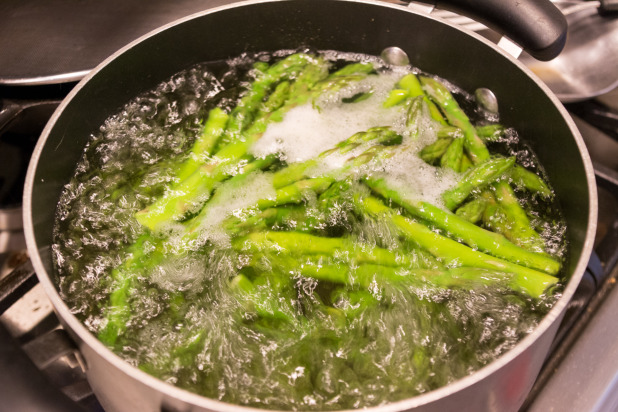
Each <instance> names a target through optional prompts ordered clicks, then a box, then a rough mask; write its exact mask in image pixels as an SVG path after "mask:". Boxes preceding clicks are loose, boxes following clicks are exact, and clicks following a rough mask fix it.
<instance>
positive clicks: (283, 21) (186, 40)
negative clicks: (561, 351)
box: [24, 0, 597, 412]
mask: <svg viewBox="0 0 618 412" xmlns="http://www.w3.org/2000/svg"><path fill="white" fill-rule="evenodd" d="M438 6H442V5H441V4H438ZM444 7H446V8H450V9H452V10H455V11H459V12H463V13H470V12H472V13H473V14H474V15H475V16H476V17H477V18H479V19H480V20H481V21H483V22H484V23H487V24H490V25H492V26H496V24H495V23H497V25H498V26H502V27H503V28H504V30H505V31H506V33H507V36H508V38H509V39H510V40H513V41H515V42H518V43H520V44H521V45H522V46H523V47H524V48H525V49H526V50H527V51H528V53H530V54H532V55H534V56H536V57H537V58H541V59H551V58H552V57H554V56H555V55H557V54H558V53H559V52H560V50H561V48H562V46H563V45H564V36H565V33H566V24H565V22H564V18H563V16H562V15H561V14H560V13H559V11H558V10H557V9H556V8H555V7H554V6H553V5H552V4H551V2H549V1H540V0H530V1H523V0H517V1H515V0H494V1H490V0H486V1H474V2H472V1H462V0H455V1H449V2H447V1H445V2H444ZM469 9H471V10H472V11H471V10H469ZM391 46H396V47H399V48H401V49H402V50H403V51H405V52H406V53H407V55H408V56H409V58H410V61H411V63H412V64H413V65H414V66H415V67H418V68H419V69H421V70H423V71H425V72H428V73H433V74H436V75H438V76H441V77H443V78H446V79H449V80H450V81H452V82H453V83H455V84H457V85H459V86H460V87H462V88H463V89H465V90H470V91H473V90H475V89H477V88H480V87H484V88H487V89H489V90H491V91H492V92H493V93H494V95H495V96H496V97H497V99H498V101H499V104H500V116H501V117H500V120H501V122H503V123H504V124H508V125H510V126H513V127H515V128H516V129H517V130H518V131H519V132H520V134H521V135H522V136H524V138H525V140H526V141H527V142H528V143H529V145H530V147H531V149H532V150H533V151H534V152H535V153H536V154H537V156H538V158H539V159H540V161H541V163H542V164H543V165H544V168H545V171H546V173H547V176H548V178H549V180H550V181H551V183H552V185H553V187H554V189H555V191H556V194H557V196H558V198H559V199H560V207H561V209H562V212H563V214H564V217H565V219H566V221H567V224H568V233H567V241H568V261H567V262H566V273H567V277H568V283H567V284H566V286H565V288H564V291H563V293H562V297H561V298H560V299H559V300H558V302H557V303H556V304H555V306H554V307H553V309H552V310H551V311H550V312H549V313H548V315H547V316H546V317H545V318H544V319H543V320H542V321H541V322H540V324H539V326H538V327H537V328H536V329H535V330H534V331H533V332H532V333H530V334H529V335H528V336H527V337H525V338H524V339H523V340H522V341H521V342H520V343H519V344H517V345H516V346H515V347H514V348H513V349H512V350H510V351H509V352H507V353H506V354H504V355H503V356H501V357H500V358H499V359H497V360H496V361H494V362H492V363H490V364H489V365H487V366H486V367H484V368H482V369H481V370H478V371H477V372H475V373H473V374H471V375H469V376H467V377H465V378H463V379H460V380H458V381H456V382H454V383H452V384H450V385H447V386H445V387H442V388H440V389H437V390H435V391H432V392H429V393H426V394H423V395H420V396H417V397H414V398H411V399H406V400H403V401H397V402H393V403H390V404H386V405H384V406H380V407H376V408H374V409H375V410H376V411H400V410H421V411H448V410H458V411H461V410H468V411H496V410H497V411H515V410H517V409H518V408H519V407H520V406H521V405H522V403H523V402H524V400H525V398H526V395H527V394H528V392H529V391H530V389H531V387H532V385H533V382H534V380H535V378H536V376H537V374H538V372H539V370H540V368H541V366H542V364H543V361H544V359H545V357H546V355H547V352H548V350H549V347H550V344H551V342H552V339H553V337H554V335H555V332H556V330H557V328H558V326H559V323H560V320H561V318H562V316H563V314H564V311H565V309H566V307H567V304H568V302H569V300H570V299H571V297H572V295H573V293H574V291H575V288H576V287H577V284H578V282H579V280H580V278H581V276H582V275H583V272H584V270H585V268H586V264H587V262H588V259H589V256H590V253H591V249H592V244H593V240H594V239H593V237H594V233H595V226H596V213H597V198H596V186H595V181H594V173H593V169H592V166H591V161H590V158H589V156H588V153H587V151H586V148H585V146H584V143H583V141H582V139H581V136H580V135H579V133H578V131H577V129H576V127H575V125H574V123H573V122H572V120H571V119H570V117H569V115H568V114H567V112H566V110H565V109H564V107H563V106H562V105H561V103H560V102H559V101H558V99H557V98H556V97H555V96H554V95H553V94H552V92H551V91H550V90H549V89H548V88H547V87H546V86H545V85H544V84H543V83H542V82H541V81H540V80H539V79H538V78H537V77H535V75H534V74H533V73H532V72H530V71H529V70H528V69H527V68H526V67H525V66H524V65H522V64H521V63H519V62H518V61H517V60H516V59H514V58H513V57H511V56H510V55H509V54H508V53H507V52H505V51H504V50H502V49H501V48H499V47H497V46H496V45H495V44H493V43H491V42H489V41H488V40H486V39H484V38H482V37H481V36H479V35H477V34H475V33H473V32H470V31H466V30H464V29H461V28H458V27H456V26H454V25H452V24H449V23H447V22H445V21H442V20H440V19H438V18H434V17H431V15H429V16H428V15H426V14H422V13H419V12H416V11H414V9H413V8H411V7H407V6H406V5H401V4H389V3H384V2H379V1H369V0H367V1H364V0H361V1H347V0H283V1H259V2H256V1H252V2H242V3H236V4H233V5H230V6H225V7H220V8H216V9H210V10H206V11H204V12H202V13H198V14H195V15H191V16H189V17H187V18H185V19H182V20H180V21H176V22H174V23H172V24H169V25H167V26H165V27H162V28H161V29H159V30H156V31H154V32H152V33H150V34H148V35H146V36H145V37H142V38H140V39H139V40H137V41H135V42H133V43H131V44H129V45H128V46H126V47H125V48H123V49H122V50H120V51H118V52H117V53H115V54H114V55H113V56H111V57H110V58H109V59H107V60H106V61H105V62H103V63H102V64H101V65H100V66H98V67H97V68H96V69H95V70H93V71H92V72H91V73H90V74H89V75H88V76H87V77H86V78H84V79H83V80H82V81H81V82H80V83H79V84H78V85H77V86H76V87H75V88H74V89H73V90H72V92H71V93H70V95H69V96H68V97H67V98H66V99H65V100H64V101H63V102H62V104H61V105H60V106H59V107H58V109H57V111H56V112H55V113H54V115H53V116H52V118H51V120H50V122H49V124H48V125H47V126H46V128H45V130H44V132H43V134H42V136H41V138H40V141H39V143H38V145H37V147H36V149H35V151H34V154H33V157H32V160H31V164H30V168H29V171H28V176H27V182H26V186H25V193H24V225H25V231H26V238H27V244H28V250H29V253H30V255H31V259H32V262H33V265H34V267H35V269H36V272H37V275H38V277H39V279H40V282H41V283H42V285H43V287H44V289H45V291H46V293H47V294H48V295H49V298H50V300H51V301H52V303H53V305H54V307H55V310H56V312H57V314H58V317H59V319H60V321H61V323H62V324H63V326H64V327H65V328H66V329H67V331H68V332H69V334H70V335H71V337H72V338H73V339H74V341H75V342H76V344H77V347H78V348H79V351H80V353H81V356H82V357H83V359H84V360H85V368H86V374H87V376H88V380H89V383H90V385H91V386H92V388H93V390H94V392H95V394H96V395H97V398H98V399H99V401H100V402H101V404H102V405H103V407H104V408H105V410H106V411H108V412H113V411H156V410H167V411H170V410H175V411H189V410H191V411H242V410H248V408H244V407H239V406H235V405H230V404H226V403H223V402H219V401H217V400H213V399H208V398H205V397H202V396H198V395H196V394H193V393H190V392H187V391H185V390H182V389H179V388H177V387H174V386H173V385H172V384H169V383H166V382H163V381H160V380H158V379H156V378H154V377H152V376H150V375H148V374H146V373H144V372H142V371H140V370H139V369H138V368H136V367H134V366H131V365H130V364H128V363H127V362H125V361H124V360H122V359H121V358H120V357H118V356H117V355H115V354H114V353H113V352H112V351H110V350H109V349H108V348H107V347H105V346H104V345H103V344H102V343H101V342H99V341H98V340H97V338H96V337H95V336H94V335H92V334H91V333H90V332H89V331H88V329H87V328H86V327H85V326H84V325H83V324H82V323H81V322H80V321H79V320H78V319H77V318H76V317H75V316H74V315H73V314H72V313H71V311H70V310H69V308H68V307H67V305H66V304H65V303H64V302H63V301H62V299H61V298H60V296H59V293H58V289H57V285H56V273H55V270H54V264H53V260H52V254H51V246H52V244H53V238H54V233H53V228H54V218H55V213H56V212H55V207H54V205H56V204H57V202H58V199H59V197H60V194H61V192H62V190H63V187H64V186H65V185H66V184H67V182H68V181H69V180H70V178H71V176H72V174H73V173H74V170H75V167H76V164H77V163H78V160H79V158H80V157H81V156H82V153H83V151H84V147H85V145H86V143H87V141H88V139H89V137H90V136H91V135H92V134H93V133H95V132H96V131H97V130H98V129H99V127H100V126H101V124H102V123H103V122H104V120H105V119H106V118H107V117H109V116H110V115H111V114H113V113H116V112H117V111H118V110H119V109H120V108H121V107H122V106H123V105H124V104H125V103H126V102H128V101H129V100H130V99H132V98H134V97H135V96H137V95H139V94H140V93H141V92H144V91H146V90H149V89H152V88H153V87H154V86H155V85H157V84H158V83H160V82H161V81H163V80H164V79H166V78H169V77H170V76H171V75H173V74H174V73H177V72H179V71H181V70H182V69H185V68H187V67H190V66H192V65H194V64H197V63H200V62H207V61H219V60H225V59H228V58H231V57H234V56H238V55H240V54H241V53H243V52H258V51H275V50H280V49H294V48H299V47H310V48H312V49H317V50H340V51H346V52H360V53H366V54H371V55H379V54H380V52H381V51H382V50H383V49H384V48H386V47H391Z"/></svg>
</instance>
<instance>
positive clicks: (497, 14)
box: [421, 0, 568, 61]
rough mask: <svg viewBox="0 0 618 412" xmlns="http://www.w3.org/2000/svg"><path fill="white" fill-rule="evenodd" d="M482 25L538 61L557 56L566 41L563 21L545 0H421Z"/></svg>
mask: <svg viewBox="0 0 618 412" xmlns="http://www.w3.org/2000/svg"><path fill="white" fill-rule="evenodd" d="M421 3H427V4H433V5H435V6H436V7H438V8H440V9H444V10H449V11H453V12H455V13H458V14H462V15H464V16H467V17H470V18H472V19H474V20H476V21H478V22H480V23H483V24H485V25H486V26H487V27H489V28H491V29H492V30H495V31H497V32H498V33H500V34H503V35H505V36H506V37H508V38H509V39H511V40H512V41H514V42H515V43H517V44H519V45H520V46H521V47H523V48H524V50H526V51H527V52H528V53H529V54H530V55H531V56H532V57H534V58H535V59H538V60H543V61H547V60H551V59H553V58H554V57H556V56H558V55H559V54H560V52H561V51H562V49H563V48H564V45H565V43H566V35H567V28H568V25H567V21H566V18H565V17H564V15H563V14H562V12H561V11H560V10H559V9H558V8H557V7H556V6H555V5H554V4H553V3H552V2H551V1H549V0H421Z"/></svg>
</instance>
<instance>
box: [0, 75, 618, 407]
mask: <svg viewBox="0 0 618 412" xmlns="http://www.w3.org/2000/svg"><path fill="white" fill-rule="evenodd" d="M72 86H73V84H71V83H66V84H63V85H62V86H37V87H31V88H29V92H28V93H26V95H24V94H22V93H23V89H20V88H19V87H18V88H15V87H12V86H0V99H4V100H3V102H4V105H3V106H0V123H1V119H2V112H3V111H5V110H13V109H14V108H12V107H8V105H11V104H13V103H14V102H16V103H18V105H20V109H19V110H21V114H20V115H19V116H18V117H17V119H16V120H13V121H12V123H11V124H9V125H8V126H7V127H5V131H4V132H1V133H0V313H3V312H4V314H2V315H1V316H0V323H1V324H2V325H4V327H5V328H6V329H7V330H8V332H9V333H10V335H12V336H13V337H15V338H16V339H17V341H18V342H19V343H20V345H21V346H22V348H23V349H24V351H25V353H26V354H27V356H28V357H29V358H30V359H31V360H32V361H33V363H34V365H35V367H36V368H37V369H39V370H42V371H43V375H44V379H48V380H50V381H51V382H53V384H52V385H54V386H55V387H57V388H59V389H60V390H61V391H62V392H63V393H65V394H66V395H67V396H68V397H69V398H70V399H72V400H73V401H75V402H77V403H78V404H79V405H80V406H82V407H83V408H85V410H87V411H93V412H94V411H97V412H98V411H102V409H101V407H100V405H99V404H98V402H97V400H96V397H95V396H94V395H93V394H92V391H91V390H90V387H89V386H88V384H87V381H86V379H85V374H84V372H83V368H82V365H81V363H80V357H79V354H76V353H75V352H74V351H73V350H72V348H71V345H70V342H67V341H66V335H64V334H63V333H62V332H61V328H60V326H59V323H58V320H57V318H56V316H55V314H54V312H53V310H52V306H51V303H50V302H49V300H48V299H47V297H46V296H45V294H44V292H43V291H42V288H41V287H40V285H38V284H37V281H36V277H35V276H34V273H33V270H32V267H31V266H30V263H29V261H28V259H27V252H26V251H25V242H24V238H23V232H22V230H21V210H20V200H21V187H23V178H24V176H25V170H26V169H25V168H26V166H27V162H28V159H29V156H30V152H31V151H32V148H33V147H34V144H35V143H36V140H37V138H38V136H39V134H40V132H41V131H42V129H43V127H44V125H45V123H46V121H47V119H48V118H49V116H50V115H51V113H52V111H53V110H54V109H55V107H56V106H57V105H58V104H59V102H60V100H61V99H62V97H63V96H64V95H66V93H68V91H69V90H70V89H71V88H72ZM567 109H568V110H569V112H570V113H571V114H572V116H573V118H574V120H575V122H576V124H577V126H578V128H579V129H580V131H581V133H582V135H583V137H584V141H585V142H586V145H587V147H588V149H589V152H590V155H591V158H592V160H593V163H594V166H595V171H596V176H597V183H598V192H599V223H598V231H597V238H596V241H595V254H594V256H593V258H592V259H591V262H590V265H589V270H588V271H587V273H586V274H585V276H584V278H583V280H582V282H581V284H580V287H579V289H578V291H577V293H576V295H575V297H574V299H573V301H572V302H571V304H570V307H569V310H568V312H567V315H566V316H565V319H564V321H563V324H562V326H561V328H560V330H559V332H558V335H557V337H556V339H555V341H554V345H553V347H552V350H551V352H550V356H549V357H548V359H547V361H546V364H545V366H544V368H543V370H542V371H541V374H540V376H539V378H538V379H537V382H536V384H535V386H534V387H533V390H532V392H531V394H530V396H529V398H528V399H527V401H526V403H525V404H524V406H523V408H522V411H531V412H541V411H543V412H544V411H550V410H554V411H614V410H618V390H616V388H617V387H618V382H617V381H618V379H617V377H618V328H615V327H614V323H615V319H614V318H615V314H616V313H618V289H617V288H615V287H614V286H615V284H616V279H617V277H618V268H617V267H616V263H617V261H618V127H617V126H616V125H617V124H618V114H616V113H618V90H614V91H613V92H610V93H608V94H606V95H603V96H600V97H599V98H597V99H593V100H589V101H586V102H581V103H576V104H570V105H567ZM0 126H2V125H1V124H0ZM5 126H6V125H5ZM0 373H1V372H0ZM0 409H1V408H0Z"/></svg>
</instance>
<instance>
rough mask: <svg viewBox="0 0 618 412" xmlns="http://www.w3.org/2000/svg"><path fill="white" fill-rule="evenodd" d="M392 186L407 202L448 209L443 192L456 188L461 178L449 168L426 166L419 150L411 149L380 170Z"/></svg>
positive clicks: (391, 159)
mask: <svg viewBox="0 0 618 412" xmlns="http://www.w3.org/2000/svg"><path fill="white" fill-rule="evenodd" d="M378 176H379V177H383V178H384V179H385V180H386V182H387V184H388V186H389V187H391V188H392V189H395V190H397V191H398V192H399V193H400V194H401V196H402V197H403V198H404V199H409V200H420V201H425V202H428V203H431V204H433V205H434V206H437V207H440V208H444V209H445V208H446V207H445V206H444V202H443V200H442V197H441V195H442V192H444V191H445V190H446V189H448V188H450V187H452V186H453V185H455V184H456V183H457V181H458V179H459V178H458V175H457V173H455V172H454V171H453V170H451V169H449V168H443V167H436V166H432V165H430V164H427V163H425V161H423V159H421V158H420V157H419V156H418V150H417V149H416V146H408V147H406V148H404V149H403V150H400V151H398V152H397V154H395V156H393V157H391V158H390V159H387V160H385V161H384V163H383V164H382V165H381V168H380V170H379V174H378Z"/></svg>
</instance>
